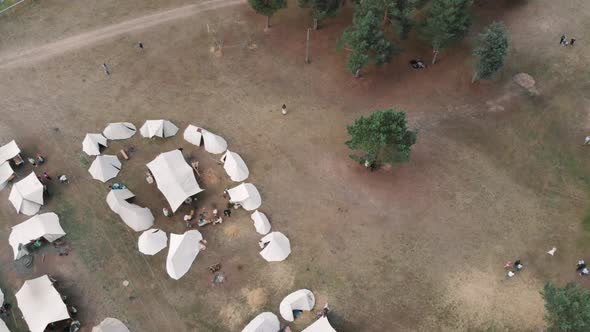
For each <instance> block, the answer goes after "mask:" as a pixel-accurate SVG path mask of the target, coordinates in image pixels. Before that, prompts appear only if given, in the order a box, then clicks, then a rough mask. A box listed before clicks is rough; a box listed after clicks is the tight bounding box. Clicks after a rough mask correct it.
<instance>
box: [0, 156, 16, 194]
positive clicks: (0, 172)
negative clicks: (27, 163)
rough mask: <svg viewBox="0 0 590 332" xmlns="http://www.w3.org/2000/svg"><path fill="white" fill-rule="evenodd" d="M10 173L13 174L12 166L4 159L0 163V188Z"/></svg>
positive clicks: (4, 185)
mask: <svg viewBox="0 0 590 332" xmlns="http://www.w3.org/2000/svg"><path fill="white" fill-rule="evenodd" d="M12 174H14V171H13V170H12V167H10V163H9V162H7V161H5V162H4V163H1V164H0V190H2V189H4V188H5V187H6V185H7V184H8V180H10V177H11V176H12Z"/></svg>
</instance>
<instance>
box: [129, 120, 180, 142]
mask: <svg viewBox="0 0 590 332" xmlns="http://www.w3.org/2000/svg"><path fill="white" fill-rule="evenodd" d="M139 132H140V133H141V136H143V137H146V138H151V137H154V136H157V137H162V138H166V137H171V136H174V135H176V133H177V132H178V127H176V125H174V123H172V122H170V121H168V120H163V119H160V120H147V121H146V122H145V123H144V124H143V126H141V128H139Z"/></svg>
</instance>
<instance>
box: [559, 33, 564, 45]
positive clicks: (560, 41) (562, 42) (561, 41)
mask: <svg viewBox="0 0 590 332" xmlns="http://www.w3.org/2000/svg"><path fill="white" fill-rule="evenodd" d="M565 39H566V38H565V35H561V39H559V45H561V46H563V44H564V43H565Z"/></svg>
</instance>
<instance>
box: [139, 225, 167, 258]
mask: <svg viewBox="0 0 590 332" xmlns="http://www.w3.org/2000/svg"><path fill="white" fill-rule="evenodd" d="M167 245H168V237H167V236H166V232H164V231H162V230H161V229H148V230H147V231H145V232H143V233H142V234H141V235H140V236H139V240H137V247H138V248H139V251H140V252H141V253H142V254H144V255H150V256H151V255H155V254H157V253H159V252H160V251H161V250H162V249H164V248H166V246H167Z"/></svg>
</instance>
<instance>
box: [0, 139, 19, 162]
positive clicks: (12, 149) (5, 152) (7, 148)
mask: <svg viewBox="0 0 590 332" xmlns="http://www.w3.org/2000/svg"><path fill="white" fill-rule="evenodd" d="M19 153H20V149H19V147H18V145H16V142H15V141H10V142H9V143H7V144H5V145H3V146H0V164H2V163H3V162H5V161H8V160H10V159H12V158H14V157H16V156H17V155H18V154H19Z"/></svg>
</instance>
